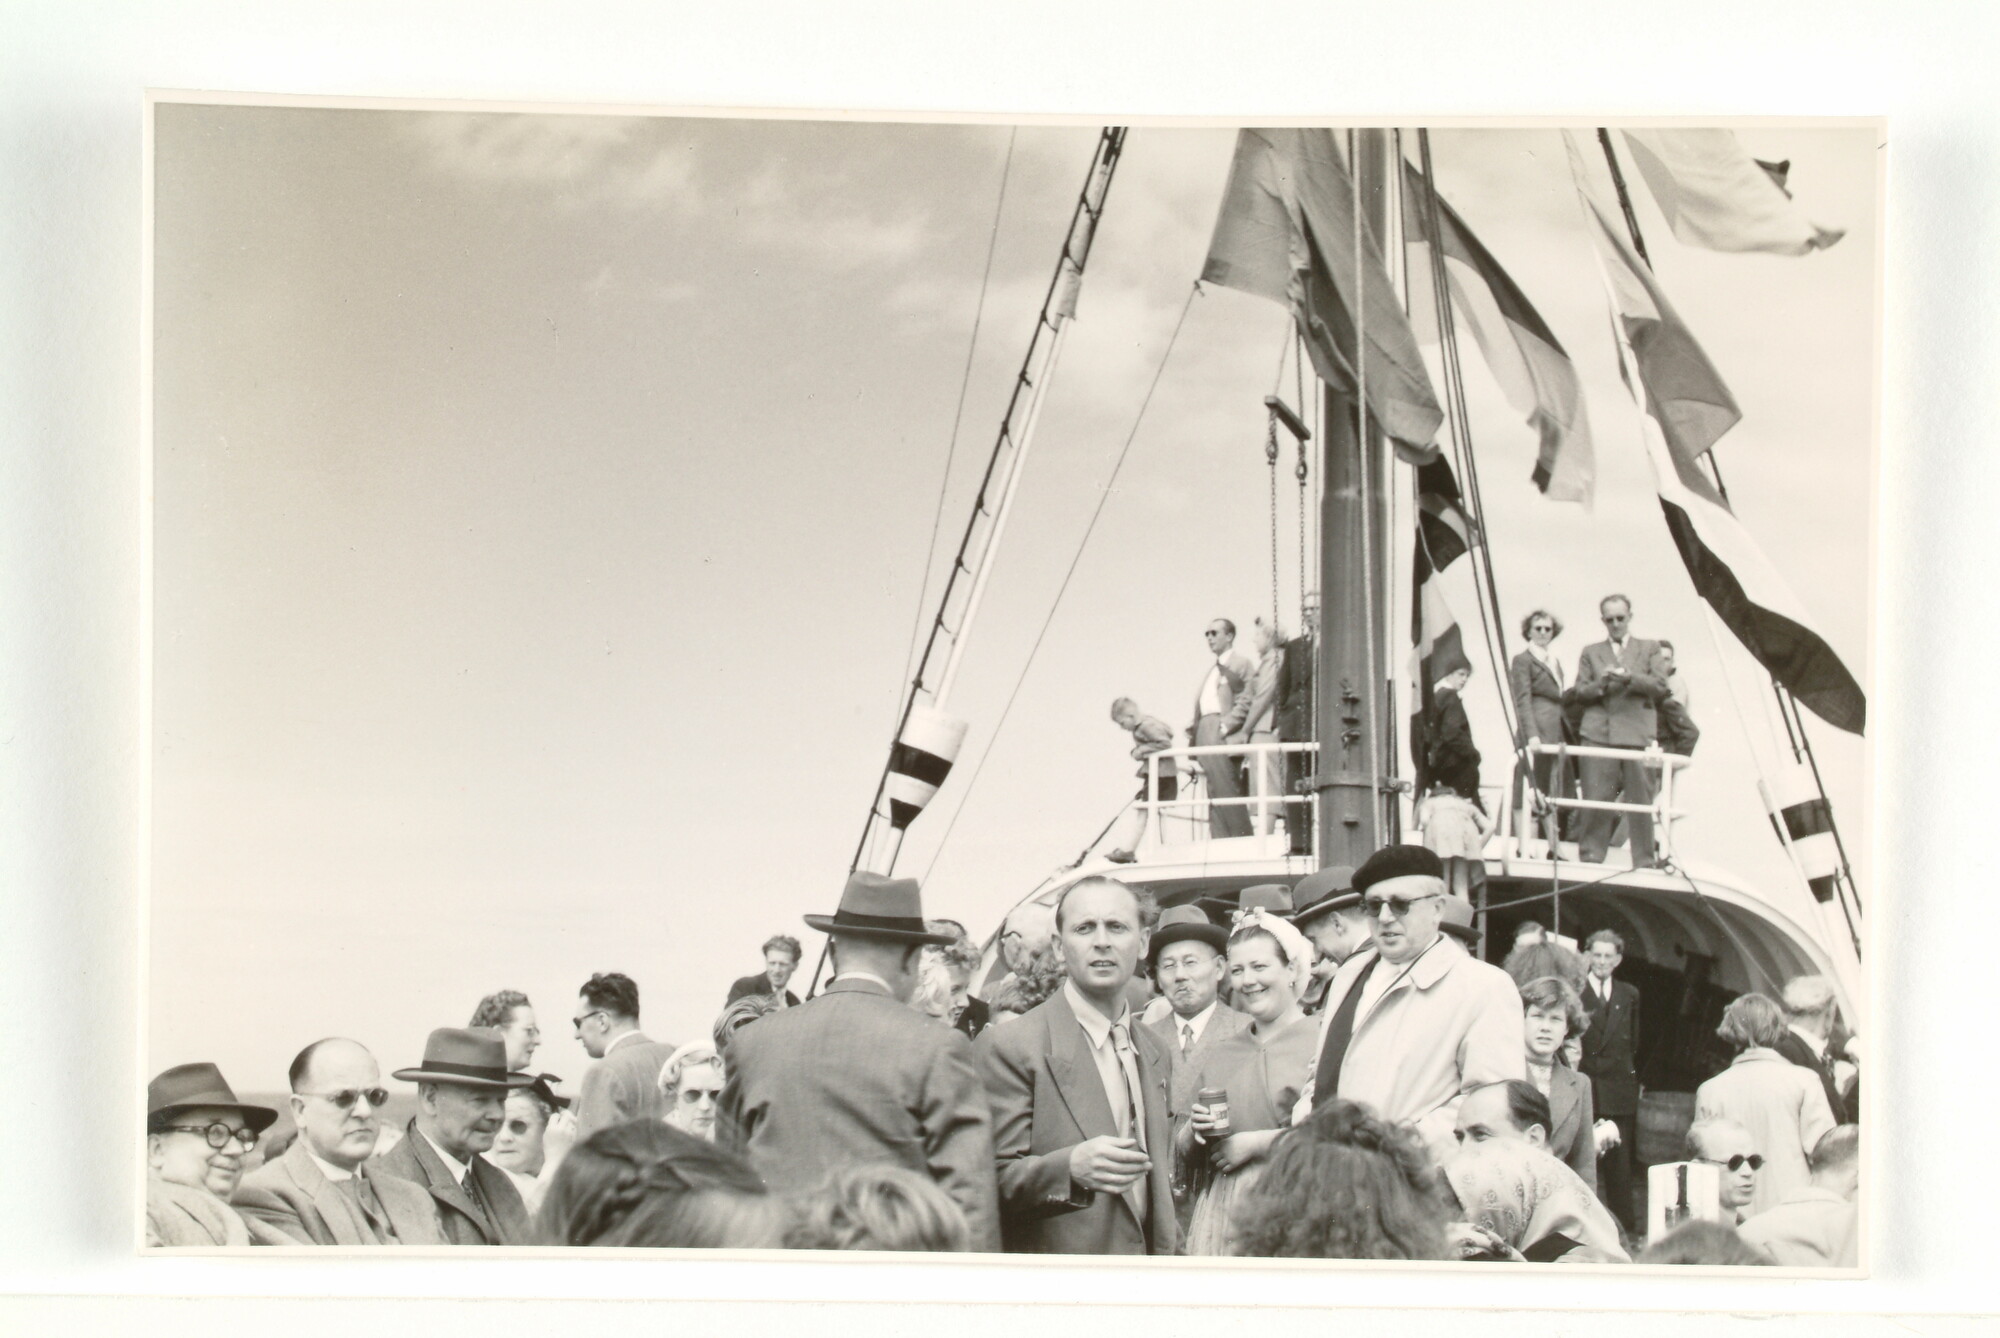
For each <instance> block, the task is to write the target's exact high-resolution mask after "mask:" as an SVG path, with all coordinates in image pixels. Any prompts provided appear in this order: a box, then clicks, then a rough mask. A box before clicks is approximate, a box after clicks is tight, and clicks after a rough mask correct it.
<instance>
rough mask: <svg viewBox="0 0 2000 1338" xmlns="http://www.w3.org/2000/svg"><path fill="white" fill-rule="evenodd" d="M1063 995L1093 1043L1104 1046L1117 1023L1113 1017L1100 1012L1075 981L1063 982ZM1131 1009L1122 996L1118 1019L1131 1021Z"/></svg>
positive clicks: (1119, 1002) (1119, 1003)
mask: <svg viewBox="0 0 2000 1338" xmlns="http://www.w3.org/2000/svg"><path fill="white" fill-rule="evenodd" d="M1063 997H1064V998H1066V999H1068V1000H1069V1010H1070V1011H1071V1012H1072V1013H1075V1014H1076V1020H1077V1021H1078V1022H1081V1023H1082V1024H1083V1030H1084V1034H1085V1035H1087V1036H1089V1037H1090V1043H1091V1044H1092V1045H1095V1046H1102V1045H1103V1044H1104V1043H1105V1042H1106V1041H1108V1040H1109V1039H1111V1028H1112V1027H1113V1026H1114V1025H1116V1024H1115V1023H1114V1022H1113V1021H1112V1019H1110V1018H1108V1017H1106V1016H1104V1014H1102V1013H1100V1012H1098V1011H1097V1005H1096V1004H1094V1003H1092V1002H1091V1001H1090V1000H1088V999H1086V998H1084V997H1083V991H1082V990H1080V989H1078V988H1077V987H1076V982H1075V981H1072V980H1065V981H1064V982H1063ZM1131 1011H1132V1010H1131V1008H1130V1007H1129V1006H1128V1005H1127V1004H1126V1003H1125V1000H1124V999H1123V998H1122V997H1121V998H1120V999H1119V1000H1118V1019H1117V1020H1118V1021H1119V1022H1129V1021H1130V1020H1131V1016H1130V1015H1131ZM1176 1016H1178V1014H1177V1015H1176Z"/></svg>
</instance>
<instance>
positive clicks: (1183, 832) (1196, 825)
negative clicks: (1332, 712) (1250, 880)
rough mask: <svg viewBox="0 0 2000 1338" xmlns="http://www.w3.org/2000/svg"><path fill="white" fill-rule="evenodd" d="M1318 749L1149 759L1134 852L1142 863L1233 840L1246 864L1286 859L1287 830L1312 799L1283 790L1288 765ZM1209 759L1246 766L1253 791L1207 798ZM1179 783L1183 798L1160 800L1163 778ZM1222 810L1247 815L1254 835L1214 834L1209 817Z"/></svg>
mask: <svg viewBox="0 0 2000 1338" xmlns="http://www.w3.org/2000/svg"><path fill="white" fill-rule="evenodd" d="M1318 751H1319V745H1318V744H1314V743H1212V744H1202V745H1199V746H1196V747H1187V748H1164V749H1162V750H1160V751H1159V752H1157V753H1154V754H1152V755H1151V756H1149V757H1148V758H1147V759H1146V790H1145V794H1144V795H1143V796H1141V797H1140V798H1139V799H1137V800H1135V801H1134V802H1133V805H1132V807H1133V808H1134V809H1135V810H1137V812H1138V814H1139V824H1140V826H1139V839H1138V844H1137V845H1136V846H1135V847H1134V850H1135V853H1136V854H1137V855H1138V856H1139V858H1141V859H1146V858H1148V857H1149V856H1153V855H1156V854H1158V853H1159V852H1160V850H1161V848H1162V847H1169V846H1184V845H1190V844H1192V843H1194V842H1198V841H1212V840H1223V839H1228V840H1231V841H1233V842H1241V843H1242V844H1241V845H1232V846H1231V851H1232V853H1235V854H1240V855H1241V856H1242V857H1243V858H1246V859H1268V858H1276V857H1279V856H1282V855H1284V854H1285V853H1286V852H1287V851H1288V850H1289V849H1290V847H1291V838H1290V836H1289V835H1288V834H1287V828H1288V827H1290V826H1291V824H1292V823H1294V822H1296V821H1297V815H1298V814H1300V813H1302V812H1303V811H1304V806H1305V805H1306V804H1309V803H1311V802H1312V798H1311V796H1309V795H1302V794H1292V793H1290V792H1289V791H1287V790H1286V789H1285V788H1284V783H1285V777H1286V775H1287V774H1288V766H1287V763H1288V761H1289V759H1290V757H1291V756H1292V755H1294V754H1300V753H1303V754H1305V755H1306V756H1307V758H1308V765H1307V767H1306V770H1308V771H1310V770H1311V769H1312V768H1311V765H1310V758H1311V757H1312V756H1313V755H1314V754H1316V753H1318ZM1204 757H1228V758H1230V759H1232V760H1233V761H1237V762H1242V763H1244V764H1245V766H1246V770H1247V771H1248V773H1249V774H1248V776H1247V777H1246V779H1247V781H1248V785H1249V788H1248V789H1247V790H1246V792H1245V793H1243V794H1241V795H1238V796H1235V797H1225V798H1218V797H1216V796H1213V795H1211V794H1209V793H1208V775H1207V773H1206V772H1205V771H1204V770H1203V769H1202V766H1201V759H1202V758H1204ZM1273 770H1275V771H1276V772H1277V773H1278V785H1277V787H1276V788H1273V787H1272V785H1271V776H1270V772H1271V771H1273ZM1167 775H1171V776H1174V777H1176V778H1177V780H1178V782H1179V783H1178V786H1177V790H1178V793H1177V794H1176V796H1175V797H1174V798H1173V799H1162V798H1160V778H1161V777H1162V776H1167ZM1219 808H1242V809H1246V810H1248V813H1249V819H1250V834H1249V835H1248V836H1240V837H1230V838H1223V837H1218V836H1215V835H1213V834H1212V832H1211V824H1210V817H1211V815H1212V813H1213V812H1214V810H1216V809H1219Z"/></svg>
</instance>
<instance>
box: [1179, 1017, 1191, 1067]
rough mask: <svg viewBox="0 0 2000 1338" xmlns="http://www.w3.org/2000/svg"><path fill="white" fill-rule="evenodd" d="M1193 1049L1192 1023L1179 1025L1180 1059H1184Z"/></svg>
mask: <svg viewBox="0 0 2000 1338" xmlns="http://www.w3.org/2000/svg"><path fill="white" fill-rule="evenodd" d="M1193 1049H1194V1023H1192V1022H1183V1023H1181V1058H1183V1059H1186V1058H1187V1057H1188V1054H1189V1053H1190V1052H1191V1051H1192V1050H1193Z"/></svg>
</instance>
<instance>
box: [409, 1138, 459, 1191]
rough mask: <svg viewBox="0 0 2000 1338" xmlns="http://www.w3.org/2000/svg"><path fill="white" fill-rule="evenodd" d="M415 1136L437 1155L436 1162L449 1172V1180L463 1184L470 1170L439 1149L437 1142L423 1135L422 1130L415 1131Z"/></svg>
mask: <svg viewBox="0 0 2000 1338" xmlns="http://www.w3.org/2000/svg"><path fill="white" fill-rule="evenodd" d="M417 1136H418V1137H420V1138H422V1139H423V1140H424V1142H426V1143H429V1144H430V1145H431V1151H432V1152H435V1153H437V1154H438V1160H439V1161H441V1162H443V1163H444V1168H445V1169H446V1170H447V1171H450V1172H451V1178H452V1179H453V1180H455V1181H457V1182H458V1183H459V1184H461V1185H462V1184H464V1183H465V1173H466V1172H467V1171H468V1170H470V1169H472V1168H471V1167H469V1166H467V1165H466V1164H465V1163H464V1162H462V1161H460V1160H459V1159H458V1158H456V1157H454V1156H452V1155H451V1154H450V1153H449V1152H446V1151H445V1150H444V1149H443V1148H441V1147H439V1146H438V1145H437V1140H436V1139H434V1138H432V1137H431V1136H430V1135H429V1134H427V1133H425V1132H424V1131H423V1130H422V1129H419V1130H417Z"/></svg>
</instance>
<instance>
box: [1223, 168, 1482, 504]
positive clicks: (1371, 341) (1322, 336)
mask: <svg viewBox="0 0 2000 1338" xmlns="http://www.w3.org/2000/svg"><path fill="white" fill-rule="evenodd" d="M1357 244H1358V245H1357ZM1201 277H1202V279H1203V280H1204V281H1205V282H1208V283H1214V284H1219V285H1221V286H1222V287H1224V288H1235V289H1238V290H1240V291H1242V292H1246V293H1254V294H1256V295H1257V296H1258V297H1263V298H1268V299H1269V300H1271V301H1273V302H1278V303H1282V304H1283V305H1285V306H1287V307H1289V308H1290V309H1291V312H1292V319H1293V320H1294V321H1295V322H1297V324H1298V328H1299V334H1300V336H1301V337H1302V338H1303V339H1304V340H1305V343H1306V347H1307V349H1308V350H1310V352H1311V354H1312V360H1313V370H1314V371H1316V372H1317V373H1318V374H1319V378H1320V380H1322V381H1324V382H1326V384H1328V385H1330V386H1332V387H1334V388H1335V389H1336V390H1339V391H1341V392H1343V393H1345V394H1348V395H1355V394H1357V393H1363V392H1364V391H1365V394H1366V398H1367V401H1368V411H1369V412H1370V413H1371V414H1372V415H1374V418H1375V421H1376V423H1378V424H1379V425H1380V426H1381V428H1382V431H1383V432H1384V433H1386V434H1387V435H1388V436H1389V438H1390V439H1391V440H1392V441H1394V442H1395V444H1396V451H1397V454H1399V455H1400V456H1402V458H1403V459H1405V460H1408V461H1410V462H1411V463H1413V464H1422V463H1424V462H1425V461H1428V460H1433V459H1436V458H1437V430H1438V427H1439V425H1440V424H1442V423H1443V422H1444V411H1443V410H1442V409H1440V408H1439V407H1438V400H1437V395H1436V393H1435V392H1434V391H1433V390H1432V389H1431V379H1430V373H1429V372H1428V371H1427V370H1426V369H1425V367H1424V360H1423V354H1422V353H1421V352H1420V351H1419V350H1418V348H1417V337H1416V334H1415V333H1414V332H1413V331H1412V330H1411V329H1410V321H1409V317H1408V316H1407V315H1406V314H1405V313H1404V311H1403V306H1402V303H1400V302H1399V301H1397V299H1396V293H1395V289H1394V287H1393V286H1392V285H1391V284H1390V282H1389V273H1388V270H1387V268H1386V267H1385V266H1384V264H1383V259H1382V248H1381V245H1380V244H1379V242H1378V241H1377V239H1376V238H1375V236H1374V234H1373V233H1372V232H1371V231H1370V230H1369V229H1368V228H1367V227H1366V226H1365V225H1364V226H1361V227H1359V228H1358V229H1357V225H1356V218H1355V211H1354V183H1353V181H1352V179H1351V178H1349V176H1348V174H1347V166H1346V164H1345V163H1344V162H1343V161H1342V159H1341V155H1340V150H1339V149H1338V148H1337V147H1336V145H1335V144H1334V140H1333V132H1332V131H1330V130H1325V129H1278V130H1243V131H1240V132H1238V134H1237V137H1236V158H1235V161H1234V162H1232V163H1231V164H1230V168H1229V182H1228V184H1227V185H1226V186H1225V187H1224V188H1223V195H1222V207H1221V209H1220V210H1219V211H1218V212H1217V214H1216V218H1215V233H1214V236H1213V237H1212V238H1211V240H1210V242H1209V247H1208V259H1207V262H1206V263H1205V264H1204V265H1203V266H1202V271H1201ZM1357 290H1358V292H1357ZM1357 310H1359V312H1360V325H1361V330H1360V334H1361V336H1362V338H1363V339H1365V341H1366V356H1365V357H1357V356H1356V347H1357V344H1359V343H1360V342H1361V341H1360V340H1359V339H1357V337H1356V335H1357V331H1356V328H1355V326H1356V322H1355V314H1354V313H1355V312H1356V311H1357ZM1357 367H1358V368H1359V369H1360V375H1357V373H1356V369H1357ZM1363 383H1365V386H1364V385H1363Z"/></svg>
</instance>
